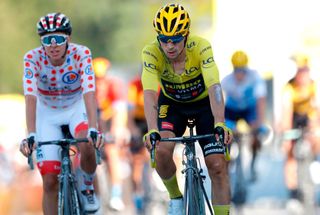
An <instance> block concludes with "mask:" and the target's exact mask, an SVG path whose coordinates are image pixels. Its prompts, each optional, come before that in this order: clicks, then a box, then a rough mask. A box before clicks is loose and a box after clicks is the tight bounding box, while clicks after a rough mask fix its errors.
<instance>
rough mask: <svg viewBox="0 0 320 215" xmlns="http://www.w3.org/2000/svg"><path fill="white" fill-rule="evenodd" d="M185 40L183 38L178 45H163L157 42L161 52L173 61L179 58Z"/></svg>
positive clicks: (163, 43) (172, 43)
mask: <svg viewBox="0 0 320 215" xmlns="http://www.w3.org/2000/svg"><path fill="white" fill-rule="evenodd" d="M185 39H186V38H184V39H183V40H181V41H180V42H178V43H174V42H171V41H169V42H167V43H165V42H161V40H159V43H160V45H161V48H162V50H163V51H164V53H165V54H166V56H167V58H169V59H170V60H174V59H176V58H177V57H179V55H180V53H181V51H182V50H183V49H184V44H185Z"/></svg>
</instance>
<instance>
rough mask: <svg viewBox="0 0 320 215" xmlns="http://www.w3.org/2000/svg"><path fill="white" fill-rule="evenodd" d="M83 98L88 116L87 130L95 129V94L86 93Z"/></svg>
mask: <svg viewBox="0 0 320 215" xmlns="http://www.w3.org/2000/svg"><path fill="white" fill-rule="evenodd" d="M83 97H84V102H85V105H86V111H87V116H88V126H89V128H97V101H96V97H95V92H93V91H91V92H88V93H86V94H84V95H83Z"/></svg>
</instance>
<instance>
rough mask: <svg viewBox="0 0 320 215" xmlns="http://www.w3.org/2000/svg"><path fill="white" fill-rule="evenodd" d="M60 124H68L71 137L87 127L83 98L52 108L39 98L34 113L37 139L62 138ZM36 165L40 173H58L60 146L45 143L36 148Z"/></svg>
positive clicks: (59, 167)
mask: <svg viewBox="0 0 320 215" xmlns="http://www.w3.org/2000/svg"><path fill="white" fill-rule="evenodd" d="M62 125H69V129H70V132H71V134H72V136H73V137H75V134H76V133H77V132H79V131H80V130H83V129H88V120H87V113H86V108H85V104H84V100H83V99H81V100H79V101H78V102H76V103H75V104H73V105H72V106H70V107H68V108H66V109H52V108H50V107H47V106H45V105H44V104H42V103H41V102H40V101H39V100H38V102H37V113H36V133H37V141H39V142H41V141H50V140H59V139H61V138H63V133H62V130H61V126H62ZM36 158H37V166H38V168H39V170H40V173H41V174H42V175H44V174H47V173H55V174H59V172H60V169H61V162H60V161H61V155H60V147H59V146H57V145H46V146H41V147H38V148H37V154H36Z"/></svg>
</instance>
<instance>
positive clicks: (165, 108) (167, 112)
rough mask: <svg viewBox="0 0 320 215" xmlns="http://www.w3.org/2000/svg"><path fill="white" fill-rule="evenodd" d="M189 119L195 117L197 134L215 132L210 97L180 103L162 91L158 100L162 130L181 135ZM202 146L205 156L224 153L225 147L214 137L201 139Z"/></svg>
mask: <svg viewBox="0 0 320 215" xmlns="http://www.w3.org/2000/svg"><path fill="white" fill-rule="evenodd" d="M188 119H195V126H196V134H198V135H203V134H213V131H214V117H213V115H212V112H211V108H210V101H209V97H206V98H204V99H202V100H200V101H196V102H190V103H180V102H176V101H174V100H172V99H169V98H167V97H166V96H164V95H163V94H162V93H160V95H159V101H158V128H159V130H160V131H165V130H166V131H172V132H173V133H174V134H175V136H176V137H180V136H182V135H183V134H184V132H185V130H186V126H187V122H188ZM200 146H201V148H202V152H203V154H204V156H207V155H210V154H223V153H224V150H223V147H222V146H221V145H220V144H217V143H216V142H215V140H214V138H212V139H211V140H201V141H200Z"/></svg>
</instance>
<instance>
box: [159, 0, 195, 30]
mask: <svg viewBox="0 0 320 215" xmlns="http://www.w3.org/2000/svg"><path fill="white" fill-rule="evenodd" d="M153 27H154V29H155V30H156V32H157V33H158V34H163V35H165V36H176V35H182V36H186V35H187V34H188V33H189V28H190V18H189V14H188V12H187V11H186V10H185V9H184V8H183V7H182V6H181V5H180V4H174V3H171V4H166V5H165V6H163V7H161V8H160V9H159V10H158V12H157V14H156V16H155V17H154V20H153Z"/></svg>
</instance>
